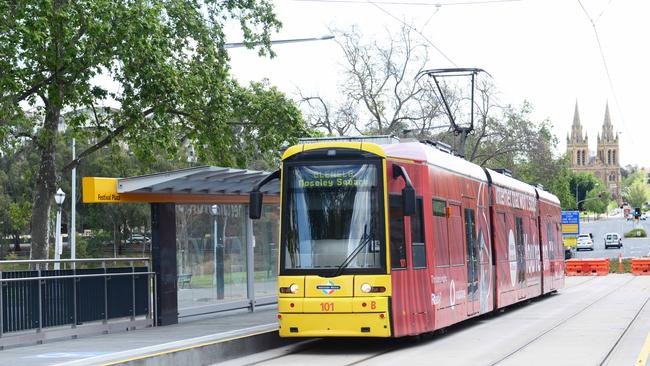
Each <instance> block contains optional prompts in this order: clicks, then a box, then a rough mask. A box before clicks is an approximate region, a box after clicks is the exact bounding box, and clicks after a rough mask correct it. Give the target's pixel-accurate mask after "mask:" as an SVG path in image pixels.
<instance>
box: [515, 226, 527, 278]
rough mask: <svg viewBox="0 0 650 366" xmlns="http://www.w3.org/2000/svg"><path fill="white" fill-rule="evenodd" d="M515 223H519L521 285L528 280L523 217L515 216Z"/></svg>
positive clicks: (518, 261) (518, 266)
mask: <svg viewBox="0 0 650 366" xmlns="http://www.w3.org/2000/svg"><path fill="white" fill-rule="evenodd" d="M515 224H516V225H517V243H516V245H517V281H518V282H519V286H520V287H523V286H524V281H525V280H526V272H525V270H526V259H525V257H524V256H525V255H526V252H525V249H524V222H523V220H522V219H521V217H516V218H515Z"/></svg>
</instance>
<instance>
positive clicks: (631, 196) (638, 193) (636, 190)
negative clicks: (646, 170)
mask: <svg viewBox="0 0 650 366" xmlns="http://www.w3.org/2000/svg"><path fill="white" fill-rule="evenodd" d="M649 193H650V192H648V187H647V186H646V185H645V184H644V182H643V180H641V181H635V182H633V183H632V185H630V186H629V187H628V189H627V190H626V192H625V198H626V199H627V202H628V203H629V204H630V206H632V207H643V205H644V204H645V203H646V202H648V197H649V196H650V194H649Z"/></svg>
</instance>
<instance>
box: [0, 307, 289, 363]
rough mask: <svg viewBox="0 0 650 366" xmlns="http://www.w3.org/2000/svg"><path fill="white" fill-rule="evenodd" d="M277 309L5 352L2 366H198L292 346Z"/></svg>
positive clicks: (11, 349)
mask: <svg viewBox="0 0 650 366" xmlns="http://www.w3.org/2000/svg"><path fill="white" fill-rule="evenodd" d="M276 316H277V311H276V307H275V306H266V307H262V308H257V309H256V311H255V312H252V313H251V312H248V311H245V310H242V311H236V312H230V313H221V314H212V315H206V316H202V317H194V318H190V319H188V320H185V321H182V322H181V323H179V324H176V325H171V326H164V327H153V328H146V329H138V330H134V331H127V332H119V333H110V334H102V335H96V336H87V337H80V338H77V339H67V340H60V341H52V342H48V343H43V344H39V345H32V346H22V347H13V348H7V349H4V350H2V351H0V365H30V366H44V365H71V366H72V365H77V366H81V365H199V364H209V363H212V362H215V361H216V360H227V359H229V358H233V357H241V356H243V355H246V354H249V353H251V352H259V351H264V350H267V349H270V348H275V347H280V346H283V345H286V344H288V343H289V342H288V341H284V340H282V339H280V338H279V337H277V318H276Z"/></svg>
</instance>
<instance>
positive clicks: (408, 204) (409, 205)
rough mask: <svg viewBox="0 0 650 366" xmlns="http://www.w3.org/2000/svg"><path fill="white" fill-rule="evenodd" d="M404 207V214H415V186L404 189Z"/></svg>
mask: <svg viewBox="0 0 650 366" xmlns="http://www.w3.org/2000/svg"><path fill="white" fill-rule="evenodd" d="M402 207H403V210H404V216H413V215H415V189H414V188H413V187H404V189H402Z"/></svg>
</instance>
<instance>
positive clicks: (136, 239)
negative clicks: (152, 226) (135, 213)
mask: <svg viewBox="0 0 650 366" xmlns="http://www.w3.org/2000/svg"><path fill="white" fill-rule="evenodd" d="M150 240H151V239H149V238H148V237H146V236H144V235H142V234H131V236H129V238H128V239H126V243H127V244H142V243H148V242H149V241H150Z"/></svg>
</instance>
